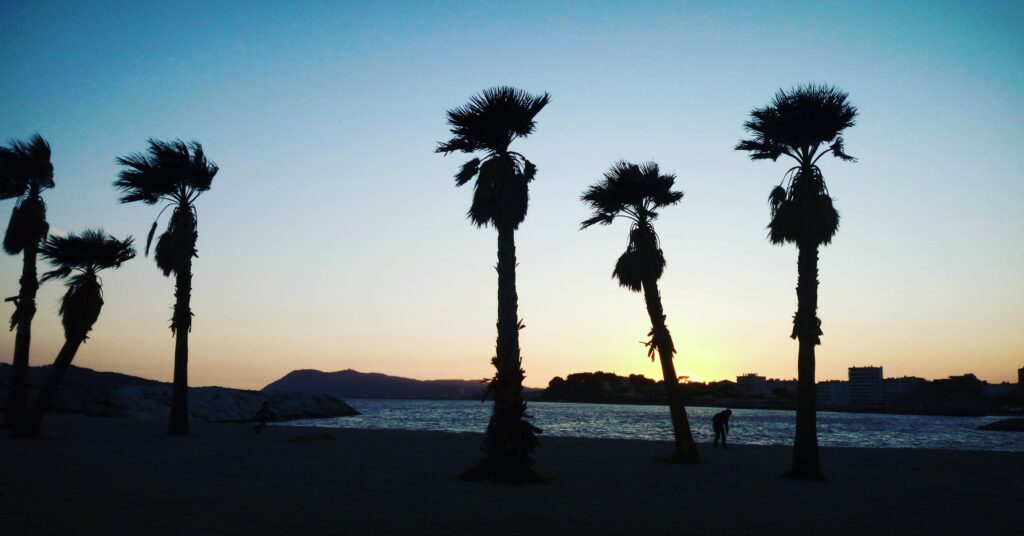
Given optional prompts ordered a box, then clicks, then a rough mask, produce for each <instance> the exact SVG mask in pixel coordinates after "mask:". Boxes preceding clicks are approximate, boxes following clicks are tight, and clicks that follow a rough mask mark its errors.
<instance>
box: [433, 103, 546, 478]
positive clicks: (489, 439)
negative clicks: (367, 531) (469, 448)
mask: <svg viewBox="0 0 1024 536" xmlns="http://www.w3.org/2000/svg"><path fill="white" fill-rule="evenodd" d="M549 100H550V97H549V96H548V94H547V93H544V94H543V95H531V94H529V93H527V92H525V91H522V90H519V89H515V88H511V87H496V88H490V89H487V90H485V91H484V92H483V93H481V94H480V95H475V96H473V97H471V98H470V101H469V104H467V105H465V106H462V107H459V108H455V109H454V110H450V111H449V112H448V124H449V125H451V132H452V138H451V139H450V140H448V141H447V142H444V143H441V144H439V146H438V148H437V152H439V153H444V154H445V155H447V154H448V153H453V152H456V151H458V152H463V153H469V154H474V153H483V157H482V158H473V159H472V160H470V161H468V162H466V163H465V164H463V165H462V167H461V169H460V170H459V172H458V173H457V174H456V175H455V185H456V186H462V185H464V184H466V183H467V182H469V181H470V180H472V179H473V178H474V177H475V178H476V184H475V188H474V192H473V204H472V205H471V206H470V208H469V212H468V213H467V216H468V218H469V220H470V221H471V222H473V224H475V225H476V226H477V227H484V226H487V225H493V226H494V228H495V229H497V231H498V266H497V270H498V339H497V344H496V352H495V356H494V357H492V358H491V363H492V364H493V365H494V368H495V369H496V373H495V375H494V378H493V379H492V380H491V382H490V384H489V386H488V392H489V393H490V394H491V395H492V396H493V397H494V412H493V413H492V414H491V420H490V422H489V424H488V425H487V435H486V440H485V442H484V459H483V461H481V462H480V464H479V465H477V466H476V467H475V468H473V469H471V470H469V471H467V472H466V473H464V474H463V478H466V479H470V480H498V481H505V482H529V481H536V480H539V477H538V476H537V474H536V473H535V472H534V471H533V467H532V466H533V458H532V452H533V449H534V447H535V446H536V445H537V437H536V434H537V433H538V432H539V430H538V429H537V428H535V427H534V426H533V425H532V424H530V422H529V421H528V419H529V416H528V415H527V414H526V402H525V401H523V393H522V391H523V376H524V370H523V368H522V357H521V356H520V354H519V330H520V329H522V328H523V327H524V326H523V323H522V321H520V319H519V317H518V314H519V313H518V307H519V304H518V300H519V298H518V296H517V294H516V244H515V231H516V229H517V228H518V227H519V224H520V223H522V222H523V220H524V219H525V218H526V208H527V202H528V200H529V183H530V181H532V180H533V178H534V176H535V175H536V173H537V168H536V167H535V166H534V165H533V163H531V162H530V161H529V160H527V159H526V157H524V156H523V155H521V154H519V153H517V152H514V151H511V150H509V145H510V144H511V143H512V141H514V140H515V139H517V138H521V137H525V136H528V135H529V134H530V133H532V132H533V129H534V127H535V126H536V123H535V122H534V117H536V115H537V114H538V113H539V112H540V111H541V110H542V109H543V108H544V106H546V105H547V104H548V101H549Z"/></svg>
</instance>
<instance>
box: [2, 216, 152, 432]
mask: <svg viewBox="0 0 1024 536" xmlns="http://www.w3.org/2000/svg"><path fill="white" fill-rule="evenodd" d="M39 253H41V254H42V255H43V257H45V258H46V259H47V260H48V261H49V262H50V264H52V265H53V267H54V268H53V270H50V271H49V272H46V274H44V275H43V281H48V280H50V279H64V280H66V283H65V284H66V286H67V289H68V290H67V292H65V293H64V298H63V299H61V302H60V318H61V322H62V323H63V324H64V346H62V347H61V349H60V352H58V353H57V359H55V360H54V362H53V367H52V368H50V373H49V374H48V375H47V377H46V380H45V381H44V382H43V385H42V386H41V387H40V388H39V392H38V394H37V395H36V401H35V404H33V405H32V407H31V408H29V410H28V411H27V412H26V413H25V415H24V417H23V418H22V419H21V420H20V421H19V422H18V424H17V426H16V427H15V429H14V435H16V436H18V437H31V436H33V435H35V433H36V431H37V430H39V424H40V423H41V422H42V420H43V414H44V413H45V412H46V410H47V408H48V407H49V405H50V400H51V399H52V398H53V395H54V394H55V393H56V391H57V386H58V385H60V380H61V378H62V377H63V376H64V373H65V372H66V371H67V370H68V367H70V366H71V361H72V360H73V359H74V358H75V353H76V352H78V347H79V346H81V345H82V343H84V342H85V340H86V339H87V338H88V334H89V331H91V330H92V326H93V324H95V323H96V319H97V318H99V316H100V309H101V308H102V307H103V281H102V280H101V279H100V278H99V272H100V270H106V269H108V268H120V267H121V265H122V264H124V263H126V262H128V261H129V260H131V259H132V258H133V257H135V248H133V247H132V237H130V236H129V237H128V238H126V239H124V240H118V239H116V238H114V237H113V236H109V235H107V234H106V233H104V232H103V230H102V229H97V230H87V231H84V232H82V234H78V235H76V234H73V233H72V234H69V235H68V236H63V237H61V236H51V237H49V238H48V239H47V240H46V242H44V243H43V245H42V247H41V248H40V249H39Z"/></svg>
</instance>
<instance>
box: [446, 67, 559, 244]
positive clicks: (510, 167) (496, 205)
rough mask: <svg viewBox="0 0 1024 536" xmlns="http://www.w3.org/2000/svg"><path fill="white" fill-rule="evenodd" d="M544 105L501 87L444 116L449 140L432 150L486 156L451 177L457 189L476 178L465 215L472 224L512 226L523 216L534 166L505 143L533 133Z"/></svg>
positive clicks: (535, 98) (534, 97) (541, 99)
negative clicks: (449, 136)
mask: <svg viewBox="0 0 1024 536" xmlns="http://www.w3.org/2000/svg"><path fill="white" fill-rule="evenodd" d="M549 101H550V96H549V95H548V94H547V93H544V94H542V95H531V94H529V93H527V92H525V91H522V90H520V89H516V88H512V87H507V86H502V87H495V88H490V89H486V90H484V91H483V92H482V93H481V94H480V95H474V96H473V97H471V98H470V100H469V104H467V105H465V106H461V107H459V108H455V109H453V110H450V111H449V112H448V124H449V125H451V132H452V138H451V139H450V140H448V141H447V142H442V143H440V144H438V147H437V152H439V153H443V154H445V155H447V154H448V153H452V152H456V151H459V152H463V153H470V154H472V153H476V152H484V153H486V154H485V156H484V157H483V158H482V159H481V158H473V159H472V160H470V161H468V162H466V163H465V164H463V165H462V167H461V168H460V169H459V172H458V173H457V174H456V175H455V184H456V186H462V185H463V184H466V183H467V182H469V181H470V180H471V179H473V178H474V177H476V178H477V181H476V186H475V188H474V192H473V204H472V206H471V207H470V209H469V212H468V213H467V216H468V217H469V219H470V220H471V221H472V222H473V223H474V224H476V225H477V226H481V227H482V226H484V225H487V224H488V223H490V224H494V225H501V224H508V225H512V227H513V228H516V227H518V226H519V224H520V223H522V221H523V220H524V219H525V218H526V210H527V203H528V201H529V191H528V186H527V185H528V183H529V182H530V181H532V180H533V178H534V176H535V175H536V173H537V168H536V166H534V165H533V163H531V162H530V161H529V160H527V159H526V157H524V156H523V155H521V154H519V153H516V152H514V151H509V145H510V144H511V143H512V142H513V141H514V140H515V139H516V138H521V137H525V136H528V135H530V134H531V133H532V132H533V129H534V128H535V126H536V122H535V121H534V117H536V115H537V114H538V113H540V111H541V110H542V109H544V107H545V106H546V105H547V104H548V102H549Z"/></svg>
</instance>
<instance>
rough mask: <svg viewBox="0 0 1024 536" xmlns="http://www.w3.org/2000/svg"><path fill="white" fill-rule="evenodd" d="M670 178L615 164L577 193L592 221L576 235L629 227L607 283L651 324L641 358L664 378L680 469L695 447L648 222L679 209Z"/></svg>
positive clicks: (653, 168)
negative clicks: (618, 224) (633, 298)
mask: <svg viewBox="0 0 1024 536" xmlns="http://www.w3.org/2000/svg"><path fill="white" fill-rule="evenodd" d="M675 180H676V177H675V175H671V174H668V175H662V174H661V171H660V170H659V169H658V164H656V163H654V162H648V163H645V164H639V165H637V164H632V163H629V162H621V161H620V162H616V163H615V164H614V165H613V166H612V167H611V169H609V170H608V171H607V172H605V174H604V178H602V179H601V180H600V181H599V182H598V183H597V184H595V185H593V186H591V187H590V188H588V189H587V191H586V192H584V193H583V196H582V198H581V199H582V201H583V202H584V203H585V204H586V205H588V206H589V207H590V208H591V209H593V210H594V216H593V217H591V218H590V219H588V220H585V221H584V222H583V223H582V225H581V227H580V228H581V229H586V228H587V227H590V226H591V225H594V224H597V223H599V224H602V225H611V223H612V222H613V221H615V218H624V219H626V220H629V221H630V222H631V227H630V229H629V243H628V245H627V246H626V251H625V252H624V253H623V254H622V255H621V256H620V257H619V260H618V261H617V262H616V263H615V270H614V271H613V272H612V277H615V278H617V279H618V280H619V285H621V286H623V287H626V288H627V289H629V290H631V291H633V292H640V291H641V290H642V291H643V293H644V301H646V303H647V314H648V316H650V318H651V331H650V332H649V333H648V334H647V335H648V336H649V337H650V340H649V341H648V342H646V343H645V344H646V346H647V355H648V356H649V357H650V358H651V360H652V361H653V360H654V354H655V351H657V353H658V356H659V357H660V358H661V371H662V374H663V375H664V376H665V394H666V396H667V397H668V407H669V412H670V414H671V416H672V430H673V432H674V433H675V450H674V452H673V454H672V458H671V459H672V460H673V461H678V462H686V463H696V462H697V461H698V459H699V458H698V456H697V446H696V445H695V444H694V443H693V434H692V433H691V432H690V423H689V420H688V419H687V417H686V407H685V406H684V405H683V399H682V393H680V391H679V379H678V378H677V377H676V369H675V365H673V363H672V356H673V354H675V353H676V349H675V345H674V344H673V343H672V335H671V334H670V333H669V331H668V326H667V325H665V310H664V309H663V308H662V306H661V294H660V293H659V292H658V279H661V274H662V273H663V272H664V270H665V255H664V254H663V253H662V251H661V244H660V243H659V241H658V233H656V232H655V231H654V220H655V219H657V217H658V212H657V211H658V210H659V209H661V208H663V207H668V206H672V205H675V204H676V203H679V201H680V200H681V199H682V198H683V192H680V191H674V190H672V186H673V185H674V184H675Z"/></svg>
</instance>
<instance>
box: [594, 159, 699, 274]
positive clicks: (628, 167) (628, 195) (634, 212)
mask: <svg viewBox="0 0 1024 536" xmlns="http://www.w3.org/2000/svg"><path fill="white" fill-rule="evenodd" d="M675 180H676V177H675V175H673V174H665V175H663V174H661V171H660V170H659V168H658V164H656V163H654V162H647V163H643V164H633V163H630V162H623V161H620V162H616V163H615V164H614V165H613V166H612V167H611V169H609V170H608V171H606V172H605V174H604V177H603V178H602V179H601V180H600V181H599V182H598V183H597V184H595V185H593V186H591V187H590V188H588V189H587V191H586V192H584V193H583V196H582V197H581V199H582V200H583V202H584V203H585V204H586V205H588V206H589V207H590V208H592V209H593V210H594V215H593V217H591V218H589V219H587V220H585V221H583V223H582V224H581V226H580V227H581V228H583V229H586V228H587V227H590V226H591V225H594V224H601V225H610V224H611V223H612V222H613V221H615V218H625V219H627V220H629V221H630V222H631V223H632V226H631V227H630V231H629V244H628V245H627V247H626V251H625V252H624V253H623V254H622V255H621V256H620V257H619V260H618V261H617V262H616V263H615V271H614V272H613V273H612V276H613V277H615V278H617V279H618V281H619V284H620V285H622V286H624V287H626V288H628V289H630V290H632V291H634V292H639V291H640V290H641V289H642V288H643V281H644V280H645V279H647V278H653V279H655V280H657V279H659V278H660V277H661V274H662V273H663V272H664V270H665V256H664V254H663V253H662V251H661V245H660V244H659V241H658V234H657V233H656V232H655V231H654V225H653V223H652V222H653V220H655V219H656V218H657V217H658V212H657V210H658V209H661V208H662V207H667V206H671V205H675V204H676V203H678V202H679V201H680V200H681V199H682V198H683V192H680V191H676V190H673V189H672V186H673V185H674V184H675Z"/></svg>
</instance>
